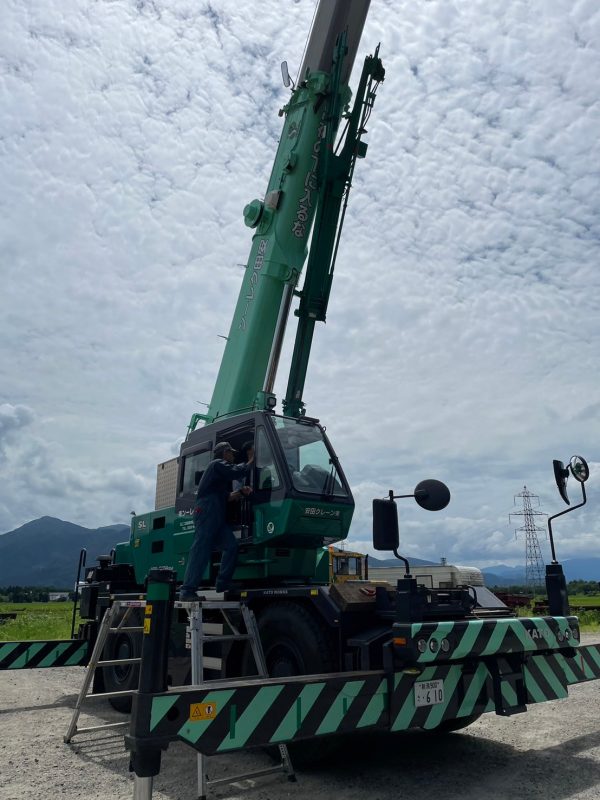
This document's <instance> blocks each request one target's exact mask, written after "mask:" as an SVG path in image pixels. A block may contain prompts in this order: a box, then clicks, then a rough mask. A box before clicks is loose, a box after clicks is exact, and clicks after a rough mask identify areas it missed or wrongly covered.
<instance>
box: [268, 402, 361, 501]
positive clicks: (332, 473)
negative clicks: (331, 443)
mask: <svg viewBox="0 0 600 800" xmlns="http://www.w3.org/2000/svg"><path fill="white" fill-rule="evenodd" d="M271 419H272V420H273V425H274V427H275V432H276V433H277V436H278V438H279V441H280V443H281V449H282V451H283V455H284V459H285V461H286V462H287V465H288V468H289V471H290V474H291V476H292V483H293V485H294V489H296V490H297V491H299V492H306V493H307V494H319V495H324V496H326V497H347V496H348V492H347V491H346V489H345V488H344V484H343V481H342V479H341V476H340V475H339V473H338V471H337V469H336V467H335V464H334V463H333V459H332V455H333V454H332V453H331V452H330V451H329V449H328V447H327V445H326V444H325V440H324V439H323V432H322V431H321V429H320V428H319V427H318V426H317V425H315V424H314V423H312V422H308V421H300V422H299V421H297V420H296V419H294V418H292V417H272V418H271Z"/></svg>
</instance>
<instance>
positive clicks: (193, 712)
mask: <svg viewBox="0 0 600 800" xmlns="http://www.w3.org/2000/svg"><path fill="white" fill-rule="evenodd" d="M216 716H217V705H216V703H192V704H191V705H190V722H203V721H204V720H205V719H214V718H215V717H216Z"/></svg>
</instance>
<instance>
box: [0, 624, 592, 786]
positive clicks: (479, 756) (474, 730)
mask: <svg viewBox="0 0 600 800" xmlns="http://www.w3.org/2000/svg"><path fill="white" fill-rule="evenodd" d="M598 638H599V637H598V635H593V636H589V635H588V636H587V637H585V636H584V642H585V641H588V642H591V641H598ZM82 677H83V670H82V669H81V668H79V667H76V668H71V669H56V670H37V671H35V670H34V671H30V672H29V671H26V670H24V671H22V672H15V673H10V672H3V673H0V726H1V727H0V732H1V733H0V800H38V798H39V800H42V798H43V799H44V800H50V799H51V800H56V799H57V798H59V799H60V800H79V798H98V799H99V800H131V798H132V797H133V779H132V776H131V775H130V774H129V773H128V769H127V768H128V756H127V754H126V753H125V751H124V749H123V740H122V736H120V735H117V734H116V733H115V732H112V733H110V732H106V733H95V734H88V735H84V734H82V735H80V736H79V737H77V738H76V739H75V740H74V742H73V744H72V745H70V746H67V745H65V744H63V735H64V733H65V731H66V729H67V725H68V723H69V720H70V717H71V712H72V708H73V705H74V702H75V697H76V694H77V692H78V690H79V687H80V684H81V681H82ZM87 708H88V709H89V711H90V712H91V714H90V713H86V714H85V715H84V716H83V717H82V722H81V724H82V725H83V724H100V723H101V722H102V721H106V722H108V721H118V720H122V719H123V717H122V716H121V715H120V714H117V713H116V712H114V711H112V709H110V708H109V707H108V704H107V703H106V702H105V701H102V702H100V701H96V704H95V706H93V707H92V705H91V704H89V705H88V707H87ZM210 763H211V772H212V774H213V777H216V776H217V774H218V775H219V776H225V775H235V774H237V773H239V772H244V771H248V770H250V769H258V768H260V767H261V766H266V765H268V764H269V763H270V761H269V759H268V756H266V755H265V754H264V753H263V752H254V753H242V754H237V755H235V754H234V755H228V756H220V757H218V758H215V759H213V760H212V761H211V762H210ZM195 764H196V759H195V753H194V751H193V750H191V749H189V748H187V747H184V746H183V745H179V744H176V745H172V746H171V747H170V748H169V749H168V751H167V752H166V754H165V755H164V756H163V766H162V771H161V774H160V775H159V776H158V778H157V779H156V781H155V791H154V798H155V800H194V799H195V798H196V771H195V770H196V768H195ZM342 796H343V798H344V800H365V799H368V800H402V799H403V798H410V799H411V800H432V798H436V799H439V800H459V799H460V800H482V798H484V800H513V798H514V800H517V798H518V800H538V798H539V800H542V798H544V799H545V798H548V800H563V799H564V800H566V798H569V800H598V798H600V681H595V682H592V683H588V684H582V685H580V686H576V687H574V688H573V689H572V690H571V694H570V697H569V699H568V700H563V701H558V702H552V703H543V704H541V705H538V706H533V707H532V708H531V709H530V711H529V713H527V714H520V715H517V716H514V717H509V718H500V717H497V716H495V715H494V714H486V715H484V716H483V717H482V718H481V719H480V720H478V721H477V722H476V723H474V724H473V725H472V726H471V727H470V728H467V729H466V730H465V731H463V732H461V733H454V734H449V735H447V736H445V737H443V738H438V737H431V736H428V735H426V734H417V733H415V734H399V735H396V736H387V737H386V736H374V735H370V736H360V737H356V738H354V739H352V740H350V743H349V744H348V746H347V747H346V748H345V750H344V751H343V752H342V753H341V754H340V755H339V756H338V757H336V758H335V759H334V760H331V761H330V762H329V763H328V764H327V765H326V766H322V767H320V768H319V769H315V770H313V771H311V772H301V773H299V781H298V783H296V784H293V783H289V782H288V781H287V780H286V779H285V778H284V777H282V776H280V775H274V776H268V777H266V778H259V779H257V780H256V781H254V782H251V781H244V782H240V783H238V784H234V785H225V786H220V787H217V788H215V789H213V790H212V791H211V792H210V797H209V800H210V798H214V799H215V800H223V799H224V798H227V799H228V800H234V799H235V800H238V798H248V800H284V798H285V799H286V800H287V798H290V800H328V799H329V798H331V797H334V798H335V797H342Z"/></svg>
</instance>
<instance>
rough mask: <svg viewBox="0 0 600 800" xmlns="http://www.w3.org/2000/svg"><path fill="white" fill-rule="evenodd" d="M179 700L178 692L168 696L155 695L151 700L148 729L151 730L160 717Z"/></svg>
mask: <svg viewBox="0 0 600 800" xmlns="http://www.w3.org/2000/svg"><path fill="white" fill-rule="evenodd" d="M178 700H179V695H178V694H173V695H171V696H170V697H169V696H167V697H155V698H154V700H153V701H152V709H151V712H150V730H151V731H153V730H154V728H156V726H157V725H158V723H159V722H160V721H161V719H162V718H163V717H164V716H165V715H166V713H167V711H169V710H170V709H171V708H172V707H173V706H174V705H175V703H176V702H177V701H178Z"/></svg>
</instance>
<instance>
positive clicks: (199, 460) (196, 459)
mask: <svg viewBox="0 0 600 800" xmlns="http://www.w3.org/2000/svg"><path fill="white" fill-rule="evenodd" d="M211 457H212V455H211V451H210V450H205V451H204V452H202V453H193V454H192V455H189V456H186V457H185V463H184V466H183V485H182V487H181V493H182V494H191V493H194V492H195V491H196V490H197V489H198V484H199V483H200V478H201V477H202V474H203V473H204V470H205V469H206V468H207V467H208V465H209V464H210V462H211Z"/></svg>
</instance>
